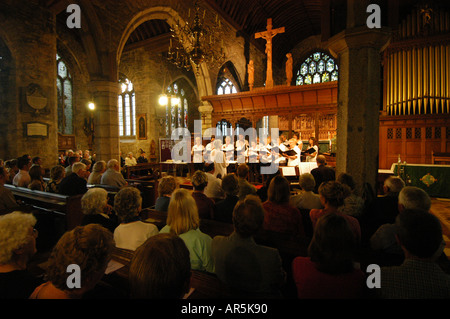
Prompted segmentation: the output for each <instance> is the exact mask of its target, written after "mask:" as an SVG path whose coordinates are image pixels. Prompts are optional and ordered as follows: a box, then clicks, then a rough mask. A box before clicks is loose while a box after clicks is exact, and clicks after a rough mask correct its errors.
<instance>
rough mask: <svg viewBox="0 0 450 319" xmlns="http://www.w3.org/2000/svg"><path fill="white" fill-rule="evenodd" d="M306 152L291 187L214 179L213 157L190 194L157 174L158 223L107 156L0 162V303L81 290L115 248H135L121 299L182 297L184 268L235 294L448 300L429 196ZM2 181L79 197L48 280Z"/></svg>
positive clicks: (240, 170)
mask: <svg viewBox="0 0 450 319" xmlns="http://www.w3.org/2000/svg"><path fill="white" fill-rule="evenodd" d="M311 143H312V145H313V144H314V141H311ZM293 147H295V145H293ZM129 155H130V154H129ZM131 158H132V154H131V157H127V159H129V160H128V162H129V161H130V160H131ZM289 160H290V159H289ZM292 160H295V159H292ZM314 160H315V161H317V164H318V168H317V169H314V170H312V171H311V172H310V173H305V174H301V175H300V176H299V179H298V187H297V188H295V187H294V188H293V187H292V185H291V184H290V181H288V179H287V178H286V177H284V176H283V175H282V174H281V173H280V172H277V173H275V174H273V175H270V176H266V179H265V184H264V185H260V186H262V187H258V188H257V187H255V185H254V184H253V183H251V182H250V181H249V178H248V177H249V172H251V166H250V165H249V163H241V164H239V165H238V166H237V169H236V171H235V172H228V173H227V172H226V169H225V171H224V170H222V169H221V170H220V172H222V173H221V174H220V175H219V176H218V175H217V174H216V173H217V168H215V165H216V163H214V162H213V163H209V164H208V165H202V166H197V167H196V168H197V170H196V171H195V173H194V174H192V176H191V180H190V181H191V184H192V190H187V189H185V188H181V187H180V185H179V183H178V181H177V179H176V178H175V177H174V176H171V175H165V176H162V178H161V179H159V183H158V198H157V199H156V202H155V205H154V207H152V209H154V210H156V211H159V212H161V213H164V214H166V218H167V219H166V224H165V226H164V227H162V228H161V229H158V227H157V226H156V225H155V224H153V223H151V222H148V221H146V220H143V219H142V218H141V217H140V216H141V215H140V213H141V211H142V209H143V207H142V203H143V197H142V196H143V195H142V194H141V192H140V191H139V189H138V188H136V187H133V186H130V185H128V183H127V181H126V180H125V178H124V176H123V174H122V171H121V167H122V165H121V163H120V162H119V161H117V160H115V159H112V160H110V161H109V162H107V163H106V162H105V161H98V162H96V161H95V158H94V157H91V156H90V155H89V152H88V151H87V152H84V153H82V152H80V153H78V152H72V153H71V154H68V156H67V157H66V158H61V159H60V165H57V166H55V167H53V168H51V169H50V170H49V173H50V178H49V179H48V180H47V181H44V176H45V169H43V168H42V165H41V164H39V159H38V158H34V159H32V158H31V157H30V156H29V155H24V156H22V157H19V158H18V159H17V160H10V161H7V162H6V163H2V166H1V167H0V173H1V174H0V209H1V210H3V211H6V210H9V211H10V212H9V213H4V214H2V215H1V216H0V229H1V231H0V247H1V248H0V299H7V298H16V299H25V298H31V299H74V298H86V296H88V295H89V294H88V292H89V291H90V290H93V289H94V288H95V286H96V285H97V284H98V283H99V282H100V281H101V279H102V276H103V274H104V272H105V269H106V267H107V264H108V262H109V260H110V259H111V253H112V250H113V248H114V247H116V248H119V249H125V250H129V251H132V252H133V258H132V260H131V264H130V268H129V280H130V292H129V297H130V298H140V299H141V298H183V296H185V295H186V294H187V293H188V291H189V280H190V279H189V278H190V270H198V271H202V272H206V273H210V274H213V275H214V276H216V277H217V278H218V279H219V280H220V281H221V282H222V283H223V284H224V285H225V287H227V289H229V290H230V291H231V292H232V294H233V296H235V297H242V298H270V299H272V298H275V299H280V298H281V299H282V298H289V297H290V296H289V295H287V293H286V291H287V289H286V287H288V286H289V285H292V286H294V287H295V293H296V297H298V298H300V299H323V298H326V299H340V298H351V299H361V298H382V299H391V298H395V299H416V298H419V299H423V298H446V299H448V298H450V275H449V273H448V270H447V269H444V268H443V267H442V266H441V264H442V262H443V261H444V262H447V257H446V256H445V254H444V253H443V251H444V246H445V242H444V241H443V236H442V234H443V233H442V228H441V225H440V223H439V220H438V219H437V218H436V217H435V216H434V215H433V214H431V213H430V208H431V200H430V197H429V196H428V194H427V193H426V192H425V191H423V190H422V189H419V188H417V187H412V186H407V185H405V183H404V182H403V180H402V179H401V178H399V177H397V176H391V177H389V178H388V179H387V180H386V181H385V182H384V187H383V190H384V195H382V196H377V195H376V194H375V193H374V192H373V191H372V192H371V191H370V190H367V189H366V188H364V192H363V193H362V194H358V193H357V192H356V190H355V189H356V188H355V183H354V181H353V178H352V176H350V175H348V174H345V173H343V174H340V175H338V176H335V172H334V168H332V167H329V166H327V164H326V160H324V157H323V156H320V155H319V156H317V154H315V155H314ZM130 165H133V164H130ZM222 174H223V175H222ZM5 184H12V185H15V186H17V187H28V188H29V189H34V190H39V191H45V192H52V193H58V194H63V195H68V196H71V195H77V194H80V195H82V199H81V204H82V212H83V214H84V218H83V221H82V224H81V225H79V226H77V227H76V228H74V229H72V230H70V231H67V232H66V233H64V235H63V236H62V237H61V238H60V239H59V240H58V242H57V244H56V245H55V246H54V247H53V249H52V251H51V254H50V257H49V260H48V267H47V270H46V276H45V280H44V278H37V277H34V276H33V275H32V274H30V273H29V272H28V271H27V263H28V262H29V261H30V259H31V258H32V257H33V255H34V254H35V253H36V240H37V238H38V233H37V231H36V229H35V224H36V218H35V217H34V216H33V215H32V214H28V213H26V212H21V211H20V210H21V207H20V203H18V202H17V201H16V200H15V198H14V195H13V194H12V193H11V192H10V191H9V190H8V189H6V188H5V187H4V185H5ZM89 185H99V186H100V185H106V186H111V187H115V188H116V189H117V193H116V194H115V196H114V201H113V204H112V205H111V204H110V203H108V191H107V189H105V188H102V187H88V186H89ZM11 211H13V212H11ZM202 220H215V221H220V222H223V223H227V224H230V225H232V226H233V229H234V231H233V232H232V233H231V234H229V235H228V236H214V237H212V236H210V235H209V234H207V233H205V232H203V231H201V230H200V224H201V221H202ZM263 231H265V232H267V233H270V234H278V235H280V236H283V238H286V239H287V240H288V241H290V242H291V243H294V244H295V243H297V242H298V243H300V242H302V243H304V242H306V243H307V251H306V253H305V254H304V255H302V256H295V257H294V258H292V259H288V260H286V258H285V256H284V255H283V254H282V253H281V252H280V251H278V249H276V248H274V247H271V245H270V241H265V242H264V243H261V242H260V241H259V239H258V238H259V236H260V234H261V232H263ZM67 263H76V264H78V265H81V266H82V267H83V269H82V271H83V273H84V274H86V275H85V276H83V283H82V288H80V289H68V288H67V286H66V279H65V278H66V277H67V273H66V269H65V268H64V265H66V264H67ZM369 264H377V265H379V266H381V286H380V287H381V288H376V289H369V288H368V286H367V283H366V281H367V276H368V274H367V273H366V268H365V267H367V265H369ZM63 268H64V269H63ZM155 274H158V275H155Z"/></svg>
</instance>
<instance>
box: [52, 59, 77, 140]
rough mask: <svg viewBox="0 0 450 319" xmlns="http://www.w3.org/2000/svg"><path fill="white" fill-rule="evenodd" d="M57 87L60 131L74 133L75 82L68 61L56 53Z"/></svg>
mask: <svg viewBox="0 0 450 319" xmlns="http://www.w3.org/2000/svg"><path fill="white" fill-rule="evenodd" d="M56 68H57V69H56V70H57V78H56V88H57V97H58V132H59V133H61V134H73V92H72V88H73V83H72V76H71V75H70V72H69V69H68V68H67V65H66V62H65V61H64V59H63V58H62V57H61V56H60V55H59V54H56Z"/></svg>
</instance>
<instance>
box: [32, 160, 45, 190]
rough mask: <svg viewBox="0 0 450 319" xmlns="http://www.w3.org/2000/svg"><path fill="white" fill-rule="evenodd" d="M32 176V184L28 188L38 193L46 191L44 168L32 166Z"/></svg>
mask: <svg viewBox="0 0 450 319" xmlns="http://www.w3.org/2000/svg"><path fill="white" fill-rule="evenodd" d="M28 173H29V174H30V178H31V180H30V183H29V184H28V188H29V189H31V190H36V191H41V192H43V191H45V187H46V185H45V182H44V178H43V176H42V168H41V167H40V166H39V165H33V166H31V168H30V170H29V172H28Z"/></svg>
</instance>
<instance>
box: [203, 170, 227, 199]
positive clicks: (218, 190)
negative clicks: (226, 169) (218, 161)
mask: <svg viewBox="0 0 450 319" xmlns="http://www.w3.org/2000/svg"><path fill="white" fill-rule="evenodd" d="M203 170H204V172H205V174H206V177H207V178H208V184H207V185H206V187H205V190H204V193H205V195H206V197H209V198H211V199H213V200H220V199H223V198H224V197H225V193H224V191H223V189H222V180H221V179H220V178H217V177H216V176H214V171H215V169H214V163H211V164H208V163H206V164H205V165H204V167H203ZM222 178H223V176H222Z"/></svg>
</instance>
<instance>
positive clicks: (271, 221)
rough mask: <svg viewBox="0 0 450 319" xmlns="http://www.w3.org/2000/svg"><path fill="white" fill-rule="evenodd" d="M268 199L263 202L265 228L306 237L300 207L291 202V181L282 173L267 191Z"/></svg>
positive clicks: (275, 178) (295, 236) (292, 236)
mask: <svg viewBox="0 0 450 319" xmlns="http://www.w3.org/2000/svg"><path fill="white" fill-rule="evenodd" d="M267 197H268V200H267V201H266V202H264V203H263V207H264V210H265V214H264V224H263V228H264V229H266V230H269V231H273V232H276V233H283V234H287V235H289V236H290V237H291V238H304V237H305V230H304V228H303V221H302V215H301V214H300V211H299V210H298V208H295V207H292V206H291V205H290V204H289V198H290V187H289V181H288V180H287V179H286V178H285V177H284V176H281V175H278V176H275V177H274V178H273V179H272V181H271V182H270V185H269V189H268V191H267Z"/></svg>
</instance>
